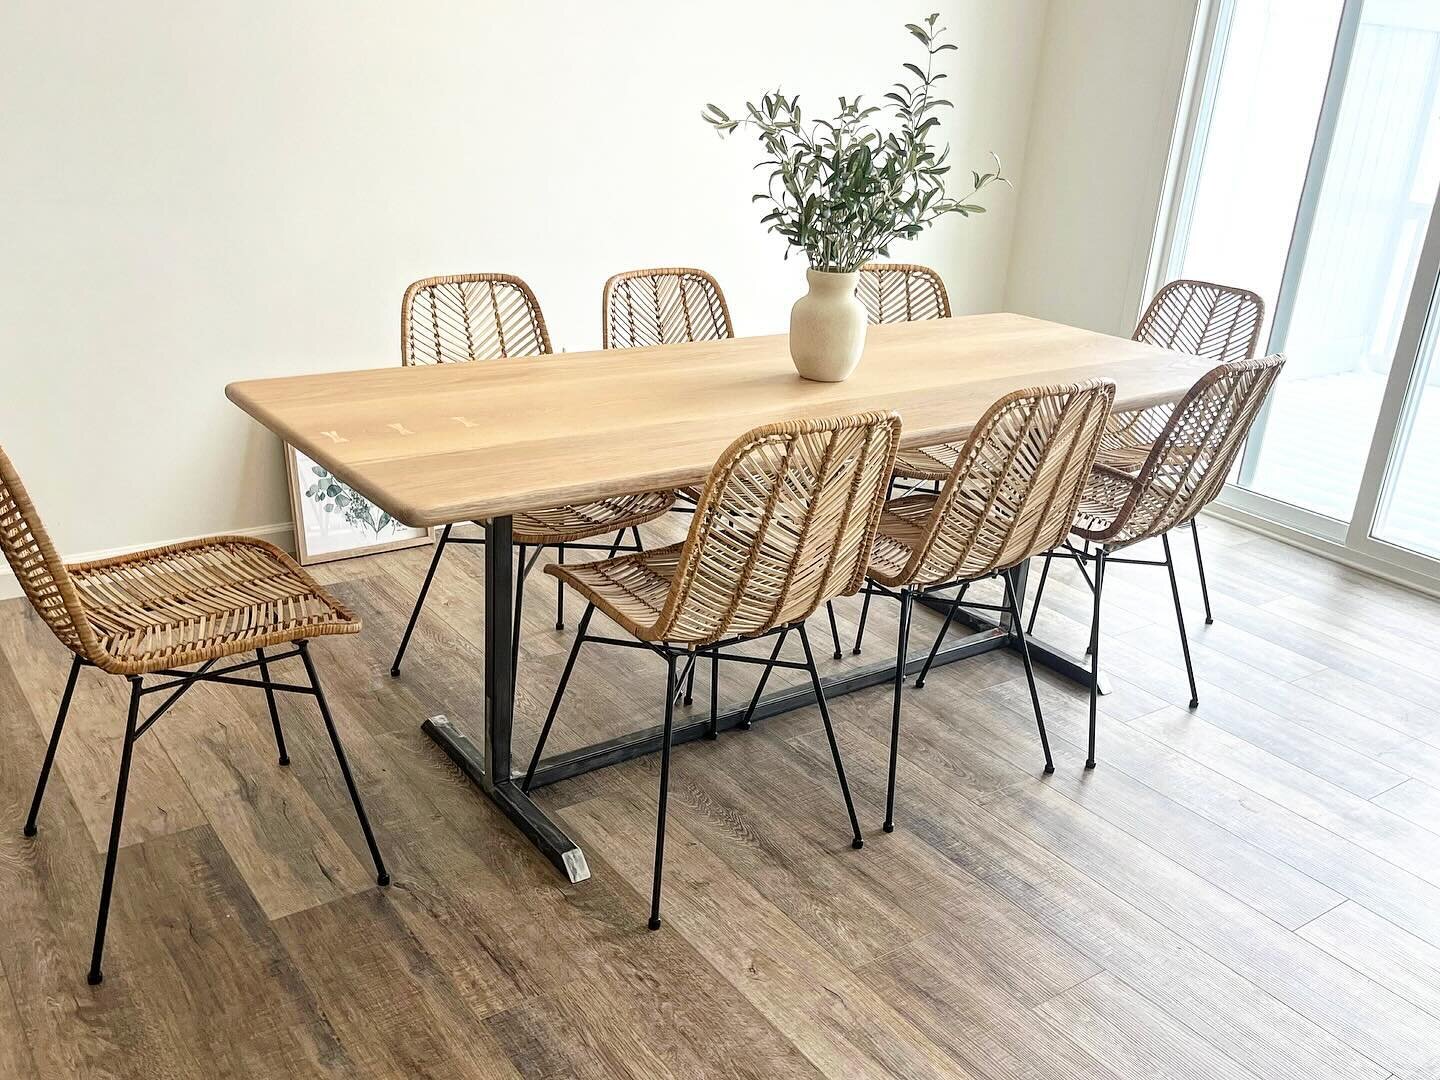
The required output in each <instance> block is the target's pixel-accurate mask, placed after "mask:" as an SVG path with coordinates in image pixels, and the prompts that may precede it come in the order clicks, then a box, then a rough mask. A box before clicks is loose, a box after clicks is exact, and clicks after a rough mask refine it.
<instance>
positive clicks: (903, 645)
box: [884, 589, 914, 832]
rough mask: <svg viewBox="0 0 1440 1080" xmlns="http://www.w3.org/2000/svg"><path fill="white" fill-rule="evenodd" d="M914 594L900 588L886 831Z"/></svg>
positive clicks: (890, 821)
mask: <svg viewBox="0 0 1440 1080" xmlns="http://www.w3.org/2000/svg"><path fill="white" fill-rule="evenodd" d="M913 601H914V594H913V593H911V591H910V590H909V589H901V590H900V627H899V632H898V633H897V635H896V642H895V686H894V689H893V690H892V691H891V694H892V698H891V702H890V778H889V782H888V784H887V785H886V788H885V825H884V829H885V831H886V832H894V831H895V768H896V766H897V764H898V763H899V759H900V699H901V695H902V694H903V693H904V690H905V659H906V657H907V656H908V655H909V652H910V606H911V604H912V603H913Z"/></svg>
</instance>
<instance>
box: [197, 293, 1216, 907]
mask: <svg viewBox="0 0 1440 1080" xmlns="http://www.w3.org/2000/svg"><path fill="white" fill-rule="evenodd" d="M1211 366H1212V365H1211V363H1210V362H1208V361H1206V360H1203V359H1201V358H1199V357H1196V356H1191V355H1187V354H1184V353H1177V352H1170V351H1166V350H1163V349H1159V348H1155V347H1153V346H1150V345H1145V344H1141V343H1138V342H1135V341H1131V340H1128V339H1125V338H1118V337H1111V336H1109V335H1106V334H1101V333H1096V332H1093V331H1090V330H1084V329H1080V328H1077V327H1073V326H1067V325H1063V324H1060V323H1055V322H1047V321H1045V320H1041V319H1036V318H1031V317H1028V316H1024V315H1017V314H1008V313H995V314H983V315H966V316H959V317H954V318H945V319H933V320H927V321H923V322H907V323H894V324H889V325H879V326H871V327H869V328H868V331H867V336H866V342H865V351H864V354H863V356H862V358H861V361H860V364H859V366H858V368H857V369H856V370H855V372H854V373H853V374H852V375H851V376H850V377H849V378H848V379H847V380H845V381H844V382H811V381H808V380H806V379H802V378H801V377H800V376H799V375H797V374H796V371H795V368H794V366H793V365H792V363H791V360H790V356H789V350H788V344H787V339H786V337H785V335H783V334H779V335H769V336H762V337H739V338H726V339H722V340H718V341H703V342H692V343H685V344H675V345H660V346H653V347H647V348H638V349H628V350H602V351H594V352H574V353H563V354H558V355H544V356H532V357H512V358H507V359H497V360H485V361H477V362H473V363H451V364H440V365H430V366H412V367H401V366H398V365H397V366H394V367H386V368H367V369H364V370H358V371H337V372H326V373H319V374H307V375H295V376H289V377H282V378H267V379H254V380H246V381H242V382H235V383H231V384H230V385H229V386H227V387H226V390H225V393H226V395H227V397H229V399H230V400H231V401H232V402H234V403H235V404H236V405H238V406H239V407H240V408H241V409H243V410H244V411H245V412H247V413H248V414H249V415H250V416H251V417H253V418H254V419H255V420H257V421H258V422H259V423H260V424H262V425H264V426H265V427H266V428H268V429H269V430H270V431H272V432H274V433H275V434H276V435H278V436H279V437H280V438H281V439H282V440H284V441H285V442H286V443H287V444H289V445H290V446H292V447H294V448H296V449H298V450H300V451H302V452H303V453H304V454H305V455H307V456H308V457H310V458H311V459H312V460H314V461H315V462H317V463H318V464H320V465H323V466H324V467H325V468H327V469H329V470H330V471H331V472H332V473H333V474H334V475H335V476H336V477H338V478H339V479H340V480H342V481H343V482H344V483H346V484H348V485H350V486H351V487H352V488H354V489H355V490H356V491H357V492H359V493H360V494H361V495H362V496H364V497H365V498H366V499H368V500H370V501H371V502H372V503H374V504H375V505H376V506H378V507H380V508H381V509H382V510H384V511H386V512H387V513H389V514H390V515H391V516H392V517H393V518H395V519H397V520H399V521H402V522H404V523H406V524H408V525H411V526H415V527H430V526H444V525H450V524H457V523H463V522H476V523H478V524H480V525H482V526H483V529H484V573H485V580H484V612H483V645H484V658H483V680H482V681H483V692H484V708H483V714H482V718H481V719H480V723H479V725H478V727H472V728H470V729H468V730H467V729H466V728H465V727H464V726H462V725H461V724H459V723H456V722H455V721H454V720H453V719H451V718H450V717H449V716H448V715H441V716H432V717H428V718H425V719H424V720H423V722H422V727H423V729H424V730H425V732H426V733H427V734H428V735H429V736H430V737H431V738H433V739H434V740H435V741H436V742H437V743H439V744H440V746H441V747H443V748H444V750H445V751H446V752H447V753H448V754H449V756H450V757H451V758H452V759H453V760H454V761H455V763H456V764H457V765H458V766H459V767H460V769H462V770H463V771H464V773H465V774H466V775H467V776H468V777H469V778H470V779H471V780H472V781H473V782H474V783H475V784H476V785H477V786H478V787H479V789H480V790H481V791H482V792H484V794H485V795H486V796H488V797H489V798H490V799H491V800H492V801H493V802H494V803H495V805H496V806H497V807H499V808H500V810H501V811H502V812H503V813H504V814H505V815H506V816H507V817H508V818H509V819H510V821H511V822H513V823H514V825H515V826H516V827H517V828H519V829H520V830H521V832H522V833H523V834H524V835H525V836H526V837H528V838H529V840H530V842H531V843H533V844H534V846H535V847H536V848H537V849H539V851H540V852H542V853H543V854H544V855H545V857H546V858H548V859H549V860H550V861H551V862H552V863H553V864H554V865H555V866H556V867H557V868H558V869H559V870H560V871H561V872H562V873H564V874H565V876H566V877H567V878H568V879H569V880H570V881H572V882H578V881H583V880H585V879H586V878H588V877H589V874H590V871H589V866H588V864H587V862H586V859H585V854H584V852H583V851H582V850H581V849H580V848H579V847H578V846H577V845H576V844H575V843H574V841H573V840H571V838H570V837H569V836H568V835H566V833H565V831H564V829H563V828H561V827H560V825H559V824H557V823H556V822H555V821H554V820H553V819H552V818H550V817H549V816H548V815H547V814H546V813H545V812H544V810H543V809H542V808H541V807H540V806H539V805H537V804H536V803H535V802H534V801H533V800H532V798H531V796H530V793H529V792H527V791H522V790H521V786H520V782H519V778H518V777H517V776H516V774H515V772H514V770H513V768H512V745H511V736H512V731H513V727H514V710H515V694H514V682H513V676H512V670H513V669H512V638H511V629H512V618H513V613H512V607H513V586H514V577H513V575H514V567H513V559H514V555H513V543H512V538H511V517H512V515H514V514H517V513H521V512H524V511H531V510H542V509H547V508H553V507H556V506H561V505H566V504H571V503H583V502H590V501H594V500H597V499H601V498H605V497H608V496H615V495H623V494H627V493H634V492H642V491H655V490H666V489H678V488H682V487H686V486H688V485H699V484H702V483H703V482H704V480H705V478H706V477H707V476H708V474H709V472H710V470H711V468H712V467H713V465H714V463H715V461H716V459H717V458H718V457H719V456H720V454H721V452H722V451H724V450H725V448H726V447H727V446H728V445H729V444H730V443H731V442H732V441H734V440H735V439H736V438H737V437H739V436H740V435H742V434H744V433H745V432H747V431H749V430H751V429H752V428H755V427H759V426H760V425H762V424H770V423H774V422H776V421H785V420H796V419H803V418H811V417H821V416H835V415H839V414H844V413H855V412H865V411H872V410H893V411H895V412H896V413H898V414H899V415H900V417H901V423H902V433H901V440H900V445H901V447H902V448H911V447H919V446H926V445H934V444H936V443H942V442H962V441H963V440H964V439H965V438H966V436H967V435H969V433H970V431H971V429H972V428H973V427H974V425H975V424H976V422H977V421H978V420H979V419H980V417H981V416H982V414H983V413H984V412H985V410H986V409H987V408H988V407H989V406H990V405H991V404H993V403H994V402H995V401H996V400H997V399H998V398H1000V397H1001V396H1003V395H1004V394H1007V393H1009V392H1010V391H1013V390H1017V389H1022V388H1026V387H1035V386H1047V385H1055V384H1064V383H1074V382H1079V381H1082V380H1085V379H1095V378H1104V379H1110V380H1113V381H1114V382H1115V384H1116V395H1115V411H1116V412H1125V411H1130V410H1135V409H1141V408H1146V407H1149V406H1154V405H1160V404H1164V403H1167V402H1174V401H1178V400H1179V399H1180V398H1182V397H1183V396H1184V394H1185V392H1186V391H1187V390H1188V389H1189V388H1190V386H1191V384H1192V383H1194V382H1195V380H1196V379H1197V378H1198V377H1199V376H1200V375H1202V374H1203V373H1204V372H1205V371H1207V370H1209V368H1210V367H1211ZM1025 580H1026V568H1025V567H1021V568H1020V569H1019V572H1018V573H1017V574H1016V586H1017V589H1018V590H1019V596H1018V597H1017V599H1018V601H1019V606H1020V607H1021V608H1022V609H1023V606H1024V592H1025ZM934 603H936V604H937V605H938V606H940V607H941V609H942V610H948V607H949V604H948V602H947V601H944V600H938V599H937V600H935V601H934ZM960 621H963V622H964V624H965V628H966V629H967V630H968V633H965V634H963V635H960V636H957V637H956V638H955V640H954V641H953V642H951V643H950V644H948V645H945V646H944V647H943V648H941V649H940V651H939V652H938V653H937V655H936V657H935V659H934V665H936V666H939V665H944V664H948V663H953V662H955V661H957V660H961V659H964V658H966V657H970V656H975V655H978V654H980V653H984V652H989V651H992V650H996V649H1015V648H1017V647H1018V645H1019V642H1020V638H1019V636H1018V635H1019V634H1020V633H1021V632H1022V628H1021V627H1019V626H1016V625H1012V624H1011V621H1010V620H1009V619H1008V617H1006V616H1004V615H1000V614H997V615H995V616H994V617H992V615H991V614H989V613H986V612H982V611H968V612H964V613H963V614H962V615H960V616H958V617H957V622H960ZM1029 646H1030V653H1031V657H1032V658H1033V659H1034V660H1035V662H1036V663H1039V664H1042V665H1045V666H1047V667H1049V668H1052V669H1054V670H1056V671H1058V672H1060V673H1061V674H1062V675H1064V676H1066V677H1067V678H1070V679H1073V680H1075V681H1077V682H1081V683H1084V684H1085V685H1088V684H1089V681H1090V680H1091V678H1092V674H1091V670H1090V667H1089V665H1088V664H1087V663H1086V662H1084V661H1083V660H1081V659H1079V658H1076V657H1074V656H1072V655H1070V654H1068V653H1067V652H1065V651H1064V650H1062V649H1059V648H1056V647H1054V646H1052V645H1050V644H1048V643H1046V642H1044V641H1039V640H1036V639H1034V638H1033V637H1032V638H1030V639H1029ZM897 662H898V663H901V664H904V665H905V667H906V672H907V673H908V672H909V671H912V670H915V671H918V670H919V668H920V667H921V665H922V664H923V663H924V662H925V656H924V655H917V656H913V657H902V658H898V660H897V659H896V658H893V657H888V658H886V659H884V660H877V661H866V662H863V663H862V662H856V663H854V664H852V665H851V666H849V667H847V668H845V669H844V670H841V671H838V672H836V673H834V674H832V675H830V676H829V677H827V678H826V679H824V680H823V685H824V690H825V693H826V696H827V697H833V696H837V695H840V694H847V693H851V692H854V691H857V690H861V689H863V688H866V687H870V686H875V685H877V684H880V683H888V682H890V681H891V680H892V679H893V678H894V676H895V665H896V663H897ZM814 700H815V697H814V692H813V690H812V688H811V687H810V686H809V684H808V683H806V684H801V685H796V686H793V687H786V688H781V689H777V690H774V691H772V692H771V693H769V694H768V695H766V696H764V697H763V698H761V699H760V700H759V702H758V704H757V705H756V706H755V707H754V711H753V714H752V719H754V720H759V719H763V718H765V717H769V716H775V715H778V714H780V713H784V712H786V711H789V710H792V709H797V708H803V707H806V706H809V705H812V704H813V703H814ZM748 706H749V702H746V703H745V705H742V706H739V707H736V708H734V709H731V710H729V711H727V712H724V713H722V714H721V715H720V716H719V717H718V719H717V721H716V723H715V728H716V729H717V730H718V731H720V732H725V731H727V730H730V729H732V728H734V727H736V726H737V725H738V724H740V723H741V722H742V720H744V718H745V715H746V712H747V707H748ZM467 711H468V710H466V709H464V708H463V707H462V706H461V705H460V704H459V703H457V707H456V714H457V715H460V714H461V713H464V712H467ZM638 711H639V710H637V712H638ZM708 730H710V719H709V716H708V714H707V716H706V717H704V718H703V719H696V720H694V721H693V722H689V723H685V724H677V725H675V729H674V735H673V741H674V744H676V745H679V744H681V743H685V742H688V741H691V740H694V739H698V738H700V737H701V736H702V735H704V734H705V733H706V732H707V731H708ZM660 745H661V728H660V727H659V726H658V725H653V724H651V725H643V726H639V727H638V728H637V730H635V731H633V732H630V733H627V734H625V735H622V736H618V737H614V738H610V739H606V740H603V741H600V742H597V743H593V744H591V745H588V746H584V747H580V748H576V749H570V750H566V751H563V752H560V753H556V754H554V755H552V756H550V757H547V758H546V759H544V760H543V761H541V762H540V764H539V767H538V768H537V769H536V771H535V775H534V778H533V782H532V783H531V785H530V790H531V791H533V790H535V789H538V788H541V787H544V786H545V785H547V784H553V783H556V782H557V781H561V780H565V779H568V778H570V777H574V776H577V775H580V774H582V773H586V772H590V771H592V770H595V769H600V768H604V767H606V766H608V765H612V764H615V763H617V762H621V761H625V760H628V759H631V758H634V757H637V756H639V755H642V754H647V753H651V752H655V751H658V750H659V749H660Z"/></svg>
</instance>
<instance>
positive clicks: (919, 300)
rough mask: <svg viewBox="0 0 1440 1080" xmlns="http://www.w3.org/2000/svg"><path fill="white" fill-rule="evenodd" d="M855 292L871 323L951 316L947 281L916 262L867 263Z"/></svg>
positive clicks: (861, 269)
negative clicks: (946, 288)
mask: <svg viewBox="0 0 1440 1080" xmlns="http://www.w3.org/2000/svg"><path fill="white" fill-rule="evenodd" d="M855 295H856V296H858V297H859V298H860V302H861V303H862V304H864V305H865V317H866V318H867V319H868V320H869V321H870V322H871V323H897V322H917V321H919V320H921V319H948V318H949V317H950V297H949V295H948V294H947V293H946V292H945V282H943V281H941V280H940V275H939V274H937V273H936V272H935V271H934V270H931V269H930V268H929V267H928V266H917V265H915V264H914V263H866V264H865V265H864V266H862V267H860V276H859V277H858V278H857V279H856V285H855Z"/></svg>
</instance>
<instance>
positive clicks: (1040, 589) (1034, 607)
mask: <svg viewBox="0 0 1440 1080" xmlns="http://www.w3.org/2000/svg"><path fill="white" fill-rule="evenodd" d="M1054 558H1055V553H1054V552H1053V551H1047V552H1045V565H1044V566H1043V567H1041V569H1040V583H1039V584H1038V585H1036V586H1035V600H1034V602H1033V603H1032V604H1031V606H1030V621H1029V622H1028V623H1026V624H1025V633H1027V634H1033V633H1034V632H1035V619H1036V617H1037V616H1038V615H1039V614H1040V598H1041V597H1042V596H1044V595H1045V582H1046V580H1047V579H1048V578H1049V577H1050V561H1051V560H1052V559H1054ZM1017 625H1018V623H1017Z"/></svg>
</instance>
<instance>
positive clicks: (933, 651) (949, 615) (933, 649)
mask: <svg viewBox="0 0 1440 1080" xmlns="http://www.w3.org/2000/svg"><path fill="white" fill-rule="evenodd" d="M969 587H970V583H969V582H968V581H967V582H965V584H964V585H961V586H960V592H959V593H958V594H957V595H956V597H955V602H954V603H953V604H951V605H950V610H949V611H947V612H946V613H945V622H944V623H942V624H941V626H940V633H938V634H936V635H935V644H933V645H931V646H930V655H929V656H927V657H926V658H925V666H924V667H922V668H921V669H920V674H919V675H917V676H915V689H916V690H919V689H920V688H921V687H922V686H924V685H925V676H927V675H929V674H930V668H931V666H932V665H933V664H934V663H935V657H937V656H938V655H940V646H941V645H942V644H943V643H944V641H945V635H946V634H947V633H949V632H950V624H951V623H952V622H954V621H955V613H956V612H957V611H959V610H960V601H962V600H964V599H965V590H966V589H968V588H969Z"/></svg>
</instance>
